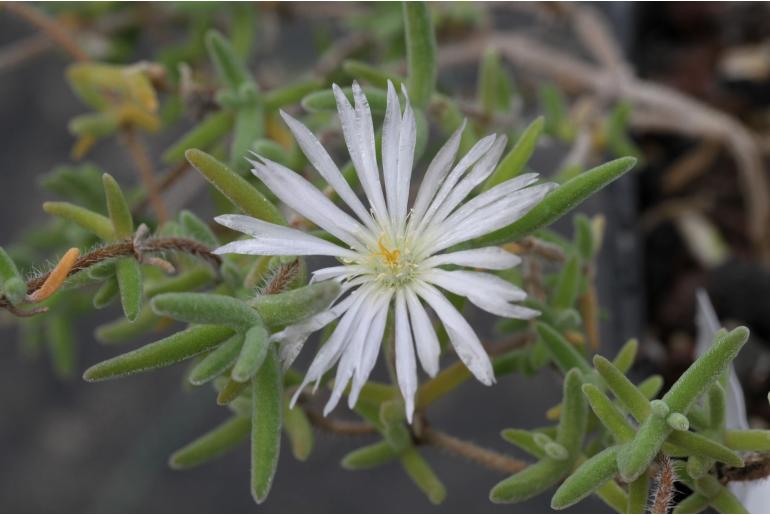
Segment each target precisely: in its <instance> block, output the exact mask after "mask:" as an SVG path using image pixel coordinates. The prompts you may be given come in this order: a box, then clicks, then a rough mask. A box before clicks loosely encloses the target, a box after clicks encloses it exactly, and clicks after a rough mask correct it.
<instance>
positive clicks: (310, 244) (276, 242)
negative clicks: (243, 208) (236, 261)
mask: <svg viewBox="0 0 770 515" xmlns="http://www.w3.org/2000/svg"><path fill="white" fill-rule="evenodd" d="M214 220H216V221H217V222H218V223H220V224H222V225H224V226H225V227H229V228H230V229H233V230H236V231H240V232H243V233H246V234H248V235H250V236H254V239H252V240H239V241H233V242H231V243H228V244H226V245H223V246H221V247H219V248H218V249H216V250H214V253H215V254H255V255H260V256H311V255H318V256H338V257H347V258H355V257H357V254H356V253H355V252H353V251H351V250H348V249H344V248H342V247H340V246H338V245H335V244H334V243H331V242H328V241H326V240H322V239H321V238H317V237H315V236H312V235H310V234H307V233H304V232H302V231H298V230H297V229H292V228H291V227H284V226H282V225H276V224H271V223H269V222H265V221H262V220H257V219H256V218H252V217H250V216H245V215H220V216H217V217H216V218H214Z"/></svg>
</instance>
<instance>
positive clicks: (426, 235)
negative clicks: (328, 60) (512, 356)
mask: <svg viewBox="0 0 770 515" xmlns="http://www.w3.org/2000/svg"><path fill="white" fill-rule="evenodd" d="M333 90H334V96H335V99H336V102H337V110H338V114H339V118H340V122H341V125H342V132H343V135H344V138H345V143H346V145H347V149H348V152H349V153H350V158H351V161H352V162H353V164H354V166H355V169H356V172H357V174H358V179H359V180H360V183H361V186H362V188H363V191H364V193H365V196H366V201H367V203H368V205H369V208H368V209H367V207H366V206H365V204H364V203H363V202H362V201H361V200H360V199H359V198H358V196H356V194H355V193H354V191H353V190H352V189H351V187H350V185H349V184H348V183H347V182H346V181H345V179H344V177H343V175H342V173H341V172H340V170H339V168H338V167H337V166H336V165H335V164H334V161H333V160H332V158H331V157H330V155H329V154H328V152H327V151H326V150H325V149H324V148H323V146H322V145H321V143H320V142H319V141H318V139H317V138H316V137H315V136H314V135H313V134H312V133H311V132H310V130H309V129H307V127H305V126H304V125H303V124H302V123H300V122H299V121H297V120H295V119H294V118H292V117H291V116H289V115H288V114H286V113H284V112H282V113H281V115H282V116H283V119H284V120H285V122H286V124H287V125H288V127H289V129H290V130H291V132H292V134H293V135H294V137H295V139H296V140H297V142H298V144H299V146H300V147H301V149H302V151H303V152H304V154H305V155H306V156H307V158H308V160H309V161H310V163H311V164H312V165H313V167H314V168H315V169H316V170H317V171H318V173H320V175H321V176H322V177H323V178H324V179H325V180H326V182H327V183H328V184H329V186H331V188H333V189H334V191H335V192H336V193H337V194H338V195H339V197H340V198H341V199H342V200H343V201H344V203H345V204H346V206H347V207H348V208H349V209H350V211H351V212H352V214H348V213H347V212H346V211H344V210H343V209H341V208H340V207H338V206H337V205H335V204H334V203H333V202H332V201H331V200H330V199H329V198H328V197H326V196H325V195H324V194H323V193H322V192H321V191H319V190H318V189H317V188H316V187H314V186H313V185H312V184H311V183H310V182H308V181H307V180H306V179H304V178H303V177H302V176H301V175H300V174H298V173H295V172H294V171H292V170H290V169H288V168H286V167H284V166H282V165H280V164H278V163H276V162H274V161H271V160H269V159H267V158H265V157H263V156H260V155H256V160H253V161H251V163H252V165H253V169H252V172H253V173H254V175H256V176H257V177H258V178H259V179H260V180H261V181H262V182H263V183H264V184H265V185H266V186H267V187H268V188H270V190H271V191H272V192H273V193H274V194H275V195H276V196H277V197H278V198H279V199H280V200H281V201H282V202H283V203H284V204H285V205H286V206H288V207H290V208H291V209H293V210H295V211H296V212H297V213H299V214H300V215H302V216H303V217H305V218H306V219H308V220H309V221H311V222H313V223H314V224H316V225H317V226H318V227H320V228H321V229H323V230H324V231H326V232H327V233H328V234H329V235H330V236H331V237H332V238H330V239H332V240H335V241H329V240H326V239H322V238H319V237H316V236H313V235H310V234H307V233H305V232H302V231H300V230H297V229H293V228H289V227H285V226H280V225H275V224H272V223H268V222H265V221H263V220H258V219H256V218H252V217H248V216H244V215H222V216H218V217H217V218H216V220H217V222H219V223H220V224H222V225H224V226H227V227H229V228H231V229H234V230H236V231H240V232H243V233H245V234H248V235H249V236H251V238H250V239H247V240H238V241H234V242H231V243H228V244H226V245H224V246H222V247H219V248H218V249H217V250H216V251H215V252H216V253H218V254H228V253H236V254H252V255H268V256H287V255H292V256H293V255H297V256H308V255H319V256H332V257H335V258H337V259H338V260H339V262H340V264H339V265H337V266H332V267H327V268H322V269H319V270H316V271H315V272H313V280H314V281H338V282H340V283H341V285H342V291H343V295H341V296H340V298H339V299H338V300H337V302H336V303H335V304H334V305H333V306H332V307H330V309H328V310H326V311H323V312H321V313H319V314H317V315H314V316H312V317H310V318H308V319H307V320H304V321H302V322H300V323H298V324H295V325H291V326H289V327H287V328H285V329H284V330H282V331H280V332H278V333H276V334H274V335H273V336H272V339H273V341H277V342H279V343H280V355H281V358H282V360H283V363H284V366H288V365H289V364H290V363H291V362H292V360H293V359H294V358H295V357H296V356H297V354H298V353H299V351H300V349H301V348H302V345H303V344H304V342H305V341H306V340H307V338H308V337H309V335H310V334H312V333H313V332H315V331H317V330H319V329H321V328H323V327H324V326H326V325H328V324H330V323H331V322H333V321H335V320H338V319H339V323H338V325H337V327H336V328H335V329H334V331H333V332H332V334H331V336H330V337H329V339H328V340H327V341H326V342H325V344H324V345H323V347H322V348H321V350H320V351H319V352H318V354H317V356H316V357H315V359H314V360H313V362H312V364H311V365H310V368H309V370H308V371H307V374H306V376H305V379H304V381H303V383H302V385H301V387H300V388H299V389H297V392H296V393H295V395H294V397H293V399H292V402H296V400H297V398H298V396H299V395H300V393H301V392H302V390H303V388H304V387H305V386H306V385H307V384H309V383H311V382H314V381H316V382H317V381H320V379H321V377H322V376H323V375H324V374H325V373H326V372H327V371H329V370H330V369H331V368H332V367H333V366H334V365H335V363H336V364H337V372H336V378H335V381H334V388H333V390H332V393H331V396H330V398H329V401H328V402H327V404H326V406H325V409H324V413H325V414H328V412H329V411H331V410H332V409H333V408H334V407H335V406H336V405H337V403H338V402H339V399H340V397H341V395H342V393H343V391H344V390H345V388H346V387H347V386H348V384H351V387H350V391H349V394H348V404H349V406H350V407H351V408H352V407H353V406H355V404H356V400H357V398H358V395H359V393H360V391H361V388H362V387H363V385H364V384H365V383H366V380H367V378H368V377H369V374H370V373H371V371H372V369H373V367H374V365H375V363H376V360H377V355H378V353H379V350H380V346H381V342H382V339H383V334H384V332H385V326H386V323H387V320H388V311H389V309H390V307H391V306H392V307H393V313H394V315H393V323H394V334H395V370H396V376H397V380H398V385H399V388H400V390H401V394H402V396H403V399H404V403H405V407H406V416H407V419H408V420H409V421H411V419H412V415H413V412H414V404H415V403H414V397H415V392H416V391H417V385H418V379H417V361H418V360H419V362H420V364H421V365H422V368H423V369H424V370H425V372H427V373H428V375H430V376H434V375H435V374H436V373H437V372H438V369H439V354H440V347H439V341H438V338H437V335H436V332H435V330H434V328H433V325H432V323H431V321H430V317H429V315H428V311H427V310H426V305H427V306H429V307H430V308H431V309H432V310H433V311H434V312H435V314H436V315H437V316H438V318H439V320H440V321H441V323H442V324H443V326H444V328H445V329H446V332H447V334H448V336H449V339H450V341H451V343H452V346H453V347H454V350H455V351H456V353H457V355H458V356H459V357H460V359H461V360H462V361H463V363H464V364H465V365H466V366H467V367H468V369H469V370H470V371H471V372H472V373H473V375H474V376H475V377H476V378H477V379H478V380H479V381H481V382H482V383H483V384H485V385H491V384H492V383H494V381H495V377H494V372H493V370H492V364H491V362H490V359H489V357H488V356H487V354H486V352H485V350H484V348H483V346H482V345H481V342H480V341H479V338H478V336H477V335H476V333H475V331H474V330H473V328H472V327H471V326H470V324H468V322H467V321H466V320H465V319H464V318H463V316H462V314H461V313H460V312H459V311H458V310H457V309H456V308H455V307H454V306H453V305H452V303H451V302H449V300H448V299H447V298H446V297H445V296H444V294H443V293H442V291H441V290H445V291H448V292H451V293H454V294H457V295H461V296H463V297H466V298H467V299H468V300H469V301H470V302H472V303H473V304H475V305H476V306H478V307H479V308H481V309H483V310H485V311H488V312H489V313H492V314H495V315H498V316H501V317H509V318H519V319H529V318H532V317H535V316H537V315H538V312H537V311H535V310H532V309H529V308H527V307H524V306H520V305H517V304H515V302H518V301H522V300H524V299H525V298H526V293H525V292H524V291H523V290H522V289H520V288H518V287H517V286H515V285H513V284H511V283H510V282H508V281H505V280H503V279H501V278H499V277H497V276H496V275H493V274H490V273H487V272H480V271H476V270H468V269H469V268H470V269H485V270H504V269H508V268H511V267H514V266H516V265H517V264H518V263H519V261H520V259H519V257H517V256H516V255H514V254H511V253H509V252H507V251H505V250H503V249H502V248H500V247H496V246H487V247H481V248H458V246H460V245H461V244H463V243H467V242H469V241H471V240H474V239H476V238H479V237H481V236H484V235H486V234H489V233H492V232H494V231H496V230H498V229H500V228H502V227H505V226H507V225H509V224H511V223H513V222H515V221H516V220H518V219H520V218H521V217H522V216H523V215H525V214H526V213H527V212H529V211H530V210H531V209H532V208H533V207H534V206H536V205H537V204H538V203H539V202H540V201H541V200H542V199H543V198H544V197H545V195H546V194H547V193H548V192H549V191H551V190H552V189H553V187H554V185H553V184H551V183H545V184H537V181H538V175H537V174H534V173H528V174H523V175H520V176H517V177H515V178H512V179H509V180H507V181H504V182H502V183H500V184H498V185H496V186H494V187H492V188H490V189H488V190H487V191H484V192H483V193H480V194H478V195H476V196H474V197H472V198H471V199H470V200H468V201H466V199H467V198H468V197H469V196H470V195H471V193H472V192H473V191H474V190H475V189H476V187H477V186H479V185H480V184H482V183H483V182H484V181H485V180H486V179H487V178H488V177H489V176H490V175H491V174H492V172H494V170H495V168H496V166H497V163H498V161H499V160H500V157H501V155H502V153H503V151H504V149H505V145H506V137H505V136H498V135H490V136H487V137H485V138H483V139H481V140H479V141H478V142H477V143H476V144H475V145H474V146H473V147H472V148H471V149H470V150H469V151H468V153H467V154H465V155H464V156H462V157H460V158H459V159H457V155H458V150H459V147H460V138H461V136H462V132H463V130H464V127H465V126H464V124H463V125H462V126H461V127H460V128H459V129H458V130H457V131H456V132H455V133H454V134H453V135H452V136H451V137H450V138H449V140H448V141H447V142H446V144H445V145H444V146H443V147H442V148H441V149H440V150H439V151H438V153H437V154H436V156H435V157H434V158H433V160H432V161H431V163H430V165H429V166H428V168H427V170H426V172H425V174H424V177H423V179H422V184H421V185H420V186H419V188H418V189H417V194H416V197H415V199H414V202H413V203H412V205H411V208H410V207H408V206H409V196H410V190H411V188H410V186H411V183H412V175H413V173H412V171H413V162H414V154H415V143H416V132H417V131H416V123H415V116H414V112H413V111H412V108H411V106H410V104H409V96H408V94H407V91H406V88H405V87H402V93H403V98H404V103H405V106H404V109H403V113H402V109H401V104H400V101H399V97H398V94H397V93H396V89H395V88H394V86H393V84H392V83H391V82H388V93H387V108H386V112H385V118H384V122H383V127H382V145H381V149H382V150H381V159H380V164H381V169H380V166H379V164H378V159H377V150H376V141H375V131H374V123H373V121H372V115H371V111H370V108H369V103H368V101H367V99H366V96H365V95H364V93H363V91H362V89H361V87H360V86H359V85H358V84H357V83H355V82H354V83H353V87H352V91H353V99H354V105H351V104H350V102H349V101H348V99H347V98H346V96H345V94H344V93H343V91H342V90H341V89H340V88H339V87H338V86H337V85H334V86H333ZM383 186H384V188H383ZM415 355H416V357H415Z"/></svg>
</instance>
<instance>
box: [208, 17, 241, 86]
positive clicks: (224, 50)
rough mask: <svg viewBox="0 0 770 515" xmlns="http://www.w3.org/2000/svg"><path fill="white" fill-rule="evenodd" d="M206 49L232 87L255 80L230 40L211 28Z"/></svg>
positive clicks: (223, 78)
mask: <svg viewBox="0 0 770 515" xmlns="http://www.w3.org/2000/svg"><path fill="white" fill-rule="evenodd" d="M206 49H207V50H208V52H209V57H210V58H211V60H212V61H213V63H214V66H215V67H216V69H217V72H218V73H219V76H220V77H221V78H222V81H223V82H224V83H225V84H226V85H227V86H228V87H229V88H230V89H232V90H237V89H238V87H239V86H240V85H241V84H243V83H245V82H251V81H252V80H253V79H252V78H251V75H250V74H249V71H248V70H247V69H246V66H244V64H243V62H242V61H241V58H240V57H239V56H238V54H236V53H235V50H233V47H232V46H231V45H230V42H229V41H227V39H225V38H224V36H222V34H220V33H219V32H217V31H215V30H210V31H209V32H208V33H207V34H206Z"/></svg>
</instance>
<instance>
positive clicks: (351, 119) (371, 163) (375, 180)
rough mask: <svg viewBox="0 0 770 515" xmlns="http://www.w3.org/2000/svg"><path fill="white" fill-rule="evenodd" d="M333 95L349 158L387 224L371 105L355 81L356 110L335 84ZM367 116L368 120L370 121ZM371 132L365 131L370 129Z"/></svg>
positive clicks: (378, 217) (376, 213) (379, 220)
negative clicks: (375, 153) (375, 147)
mask: <svg viewBox="0 0 770 515" xmlns="http://www.w3.org/2000/svg"><path fill="white" fill-rule="evenodd" d="M332 89H333V91H334V97H335V99H336V100H337V111H338V112H339V115H340V121H341V123H342V134H343V136H344V138H345V143H346V145H347V147H348V152H349V153H350V159H351V160H352V161H353V165H354V166H355V168H356V173H357V174H358V178H359V180H360V181H361V186H362V187H363V189H364V193H365V194H366V198H367V199H368V200H369V205H370V206H371V207H372V210H373V211H374V214H375V218H377V221H378V222H380V224H382V225H387V223H388V217H387V214H388V213H387V209H386V208H385V198H384V197H383V194H382V186H381V184H380V175H379V171H378V169H377V160H376V157H375V155H374V152H375V150H374V129H373V128H372V117H371V112H370V110H369V104H368V102H366V97H364V95H363V92H362V91H361V88H360V87H359V86H358V84H356V83H354V84H353V97H354V99H355V101H356V109H355V110H354V109H353V107H352V106H351V105H350V102H348V99H347V97H346V96H345V93H344V92H343V91H342V89H340V87H339V86H337V85H336V84H333V85H332ZM367 118H368V120H367ZM364 126H366V127H368V128H369V129H368V132H369V133H370V134H371V135H369V134H364V133H366V132H367V129H366V128H365V127H364Z"/></svg>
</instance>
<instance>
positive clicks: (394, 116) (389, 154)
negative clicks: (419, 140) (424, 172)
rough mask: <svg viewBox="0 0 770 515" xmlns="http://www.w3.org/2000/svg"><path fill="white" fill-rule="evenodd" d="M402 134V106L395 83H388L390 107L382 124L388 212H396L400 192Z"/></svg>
mask: <svg viewBox="0 0 770 515" xmlns="http://www.w3.org/2000/svg"><path fill="white" fill-rule="evenodd" d="M400 134H401V104H400V103H399V101H398V94H397V93H396V88H395V87H393V83H392V82H390V81H388V105H387V108H386V109H385V120H384V122H383V124H382V152H381V154H382V172H383V177H384V179H385V193H386V194H387V198H388V211H389V212H390V213H395V212H396V202H397V197H398V194H397V191H398V145H399V138H400Z"/></svg>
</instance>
